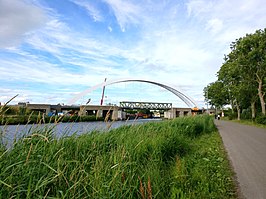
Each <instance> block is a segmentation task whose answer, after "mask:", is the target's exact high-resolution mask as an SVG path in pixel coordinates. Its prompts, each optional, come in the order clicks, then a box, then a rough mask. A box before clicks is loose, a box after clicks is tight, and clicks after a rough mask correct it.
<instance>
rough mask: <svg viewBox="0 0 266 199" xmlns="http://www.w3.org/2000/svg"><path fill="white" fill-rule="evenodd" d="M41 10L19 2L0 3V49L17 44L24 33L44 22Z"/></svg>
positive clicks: (18, 0) (14, 0) (4, 1)
mask: <svg viewBox="0 0 266 199" xmlns="http://www.w3.org/2000/svg"><path fill="white" fill-rule="evenodd" d="M45 20H46V19H45V14H44V12H43V11H42V9H40V8H38V7H36V6H34V5H30V4H26V3H25V2H23V1H21V0H1V1H0V27H1V28H0V48H5V47H11V46H14V45H17V44H19V43H20V42H21V41H22V39H23V37H24V36H25V34H26V33H28V32H30V31H33V30H35V29H36V28H39V27H41V25H43V23H44V22H45Z"/></svg>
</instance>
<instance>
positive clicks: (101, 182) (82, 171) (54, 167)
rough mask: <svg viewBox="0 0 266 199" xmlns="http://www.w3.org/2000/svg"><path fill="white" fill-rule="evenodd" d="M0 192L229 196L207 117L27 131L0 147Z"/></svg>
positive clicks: (221, 154) (226, 176) (218, 144)
mask: <svg viewBox="0 0 266 199" xmlns="http://www.w3.org/2000/svg"><path fill="white" fill-rule="evenodd" d="M0 171H1V172H0V198H235V195H234V186H233V182H232V180H231V175H232V174H231V173H230V169H229V166H228V161H227V160H226V157H225V153H224V151H223V148H222V147H221V139H220V137H219V134H218V133H217V131H216V130H215V126H214V124H213V120H212V118H210V117H193V118H190V117H188V118H179V119H176V120H173V121H164V122H160V123H148V124H144V125H139V126H124V127H121V128H118V129H114V130H111V131H109V132H106V133H99V132H93V133H90V134H83V135H80V136H75V135H73V136H71V137H67V138H61V139H58V140H56V139H53V135H52V134H51V131H49V130H44V131H43V132H34V133H33V134H32V135H30V136H28V137H25V138H24V139H22V140H20V141H18V142H17V143H16V144H15V145H14V146H13V148H12V149H10V150H6V149H5V148H4V146H1V150H0Z"/></svg>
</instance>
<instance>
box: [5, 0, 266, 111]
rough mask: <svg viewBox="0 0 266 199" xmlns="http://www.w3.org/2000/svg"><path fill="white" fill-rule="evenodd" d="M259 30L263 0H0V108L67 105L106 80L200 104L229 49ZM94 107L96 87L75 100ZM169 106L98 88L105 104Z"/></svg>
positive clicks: (145, 94)
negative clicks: (3, 105) (5, 105)
mask: <svg viewBox="0 0 266 199" xmlns="http://www.w3.org/2000/svg"><path fill="white" fill-rule="evenodd" d="M265 27H266V6H265V2H264V0H252V1H251V0H234V1H229V0H187V1H185V0H179V1H178V0H0V74H1V75H0V85H1V86H0V102H6V101H7V100H8V99H10V98H11V97H12V96H14V95H16V94H19V96H18V97H17V98H16V99H15V100H14V101H13V103H17V102H27V101H29V102H30V103H52V104H58V103H65V104H66V103H67V102H68V101H69V100H70V99H71V98H73V97H74V96H76V95H77V94H78V93H80V92H82V91H84V90H86V89H88V88H90V87H92V86H94V85H97V84H99V83H101V82H103V81H104V79H105V78H107V80H111V81H113V80H119V79H126V78H129V79H145V80H150V81H155V82H159V83H163V84H166V85H168V86H171V87H174V88H175V89H177V90H179V91H181V92H183V93H185V94H186V95H188V96H190V97H191V98H193V99H194V101H196V102H197V104H198V106H199V107H203V106H206V105H205V104H204V97H203V88H204V87H205V86H206V85H207V84H208V83H210V82H213V81H215V80H216V72H217V71H218V70H219V68H220V66H221V64H222V63H223V57H224V54H227V53H228V52H229V51H230V48H229V45H230V43H231V42H232V41H234V40H235V39H237V38H239V37H242V36H244V35H245V34H246V33H253V32H255V30H257V29H263V28H265ZM89 98H91V104H99V103H100V98H101V88H99V89H96V90H95V91H93V92H91V93H88V94H87V95H85V96H83V97H81V98H80V100H78V101H77V102H76V103H77V104H84V103H86V102H87V100H88V99H89ZM120 101H152V102H172V103H173V104H174V106H179V107H186V105H185V104H184V103H183V102H182V101H181V100H179V99H178V98H176V97H175V96H174V95H173V94H172V93H170V92H169V91H165V90H164V89H162V88H160V87H157V86H154V85H150V84H144V83H120V84H114V85H110V86H107V88H106V93H105V103H115V104H118V103H119V102H120Z"/></svg>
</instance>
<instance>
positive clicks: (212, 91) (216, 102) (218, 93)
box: [203, 81, 228, 108]
mask: <svg viewBox="0 0 266 199" xmlns="http://www.w3.org/2000/svg"><path fill="white" fill-rule="evenodd" d="M203 91H204V97H205V101H206V102H207V103H208V104H210V105H212V106H215V107H216V108H222V107H223V106H224V105H226V104H228V93H227V91H226V90H225V87H224V84H223V83H222V82H221V81H216V82H213V83H211V84H209V85H208V86H207V87H205V88H204V90H203Z"/></svg>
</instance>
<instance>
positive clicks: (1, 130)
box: [0, 119, 161, 147]
mask: <svg viewBox="0 0 266 199" xmlns="http://www.w3.org/2000/svg"><path fill="white" fill-rule="evenodd" d="M158 121H161V119H138V120H128V121H115V122H79V123H58V124H28V125H5V126H0V137H1V138H2V143H3V144H4V145H6V146H8V147H9V146H11V145H12V143H13V142H14V140H16V139H19V138H21V137H23V136H25V135H27V134H31V133H32V132H34V131H35V132H36V131H38V130H41V129H44V128H49V129H52V131H53V134H54V135H55V136H56V137H58V138H59V137H62V136H69V135H72V134H74V133H76V134H77V135H80V134H82V133H87V132H91V131H94V130H98V131H107V130H109V129H113V128H118V127H120V126H123V125H136V124H143V123H147V122H158Z"/></svg>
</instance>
